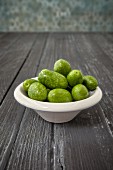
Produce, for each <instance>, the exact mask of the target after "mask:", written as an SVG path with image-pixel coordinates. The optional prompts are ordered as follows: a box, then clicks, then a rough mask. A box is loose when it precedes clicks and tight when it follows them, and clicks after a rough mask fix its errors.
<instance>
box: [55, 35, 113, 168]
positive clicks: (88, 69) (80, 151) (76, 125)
mask: <svg viewBox="0 0 113 170" xmlns="http://www.w3.org/2000/svg"><path fill="white" fill-rule="evenodd" d="M88 36H89V37H90V36H91V35H90V34H88ZM98 36H99V35H98ZM67 37H68V38H66V37H65V42H63V39H62V38H61V39H60V41H59V43H58V44H57V47H56V48H57V55H59V54H60V55H61V56H63V57H64V56H65V55H66V54H67V55H68V58H67V59H68V60H69V61H70V63H71V65H72V67H73V68H76V69H81V70H82V71H83V73H85V74H92V75H94V76H95V77H97V78H98V80H100V81H101V78H103V77H104V79H105V78H107V73H106V74H105V75H104V74H103V73H104V67H105V66H106V65H105V66H104V64H105V63H103V66H102V65H101V62H102V61H101V60H102V58H100V59H99V54H100V53H99V54H98V53H97V52H99V50H101V49H100V48H99V49H97V50H96V48H94V49H93V47H94V46H93V45H94V44H93V45H92V44H91V42H90V43H89V41H88V40H87V38H88V37H87V34H74V35H73V34H69V35H68V34H67ZM59 38H60V36H59ZM95 50H96V51H95ZM67 51H68V52H67ZM104 55H105V54H104ZM104 57H106V56H104ZM64 58H65V57H64ZM96 61H97V62H96ZM105 68H107V66H106V67H105ZM100 69H102V70H100ZM108 69H109V68H108ZM100 81H99V84H100ZM110 83H111V82H109V87H110V88H111V89H112V86H111V84H110ZM100 86H101V87H103V86H104V87H105V85H103V84H102V83H101V84H100ZM104 87H103V89H104ZM108 90H109V89H108ZM109 92H110V91H109ZM103 93H105V89H104V91H103ZM107 101H108V100H107ZM108 107H110V108H113V104H112V103H111V104H109V105H108ZM108 107H107V106H106V111H109V112H110V110H109V108H108ZM104 108H105V103H104V102H103V101H102V102H101V103H100V104H98V105H96V106H95V107H93V108H91V109H87V110H84V111H82V112H81V114H80V115H79V116H78V117H77V118H75V119H74V120H73V121H71V122H69V123H67V124H62V125H58V124H55V125H54V148H55V150H54V153H55V156H54V157H55V159H54V164H55V168H54V169H55V170H59V169H66V170H68V169H70V170H71V169H72V170H73V169H76V170H77V169H78V170H79V169H84V170H85V169H89V170H90V169H92V170H95V169H97V170H99V169H103V170H104V169H105V170H107V169H108V170H111V169H112V167H113V146H112V143H113V135H112V132H111V129H110V128H109V124H108V122H106V120H107V119H106V117H105V114H104V111H105V110H104ZM111 122H112V120H111Z"/></svg>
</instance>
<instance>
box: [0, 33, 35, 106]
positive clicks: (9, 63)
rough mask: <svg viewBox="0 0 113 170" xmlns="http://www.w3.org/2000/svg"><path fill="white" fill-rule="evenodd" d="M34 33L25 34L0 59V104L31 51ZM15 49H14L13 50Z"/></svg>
mask: <svg viewBox="0 0 113 170" xmlns="http://www.w3.org/2000/svg"><path fill="white" fill-rule="evenodd" d="M35 38H36V34H32V35H30V34H25V35H24V36H22V37H21V38H20V39H19V40H18V41H17V42H16V43H15V44H13V45H12V46H11V49H12V50H10V51H8V50H7V53H6V54H5V56H4V57H2V58H1V59H0V63H1V67H0V104H1V103H2V101H3V99H4V97H5V96H6V94H7V92H8V90H9V88H10V86H11V85H12V83H13V81H14V79H15V77H16V76H17V74H18V73H19V71H20V69H21V67H22V65H23V63H24V62H25V61H26V58H27V57H28V55H29V52H30V51H31V48H32V45H33V43H34V41H35ZM15 49H16V50H15Z"/></svg>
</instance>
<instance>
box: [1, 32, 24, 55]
mask: <svg viewBox="0 0 113 170" xmlns="http://www.w3.org/2000/svg"><path fill="white" fill-rule="evenodd" d="M20 35H21V33H4V34H3V36H1V37H0V58H1V57H2V56H4V55H5V53H6V51H7V50H8V49H9V48H10V46H11V45H12V44H14V43H15V42H16V41H17V40H18V38H19V37H20Z"/></svg>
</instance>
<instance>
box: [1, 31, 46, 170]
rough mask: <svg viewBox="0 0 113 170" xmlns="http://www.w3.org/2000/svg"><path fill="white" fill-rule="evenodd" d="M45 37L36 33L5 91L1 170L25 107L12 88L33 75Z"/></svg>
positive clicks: (6, 159) (2, 113)
mask: <svg viewBox="0 0 113 170" xmlns="http://www.w3.org/2000/svg"><path fill="white" fill-rule="evenodd" d="M31 36H32V34H31ZM35 36H36V35H35ZM26 38H27V37H26ZM46 38H47V35H46V34H44V35H42V34H38V35H37V40H36V42H35V45H34V47H33V48H32V50H31V52H30V53H29V56H28V58H27V59H26V62H25V63H24V65H23V66H22V68H21V70H20V72H19V74H18V76H17V77H16V79H15V80H14V82H13V85H12V86H11V88H10V90H9V91H8V93H7V96H6V97H5V99H4V101H3V103H2V106H1V107H0V169H2V170H3V169H4V168H5V167H6V164H7V163H8V159H9V156H10V154H11V150H12V147H13V144H14V142H15V139H16V136H17V133H18V130H19V127H20V123H21V120H22V117H23V115H24V111H25V107H23V106H21V105H20V104H18V103H17V102H16V100H15V99H14V97H13V93H14V89H15V88H16V86H17V85H18V84H20V83H21V82H22V81H23V80H25V79H26V78H30V77H34V76H35V73H36V70H37V64H39V62H40V58H41V55H42V52H43V48H44V46H45V42H46ZM29 41H30V37H29ZM23 51H24V49H23ZM31 67H32V69H31Z"/></svg>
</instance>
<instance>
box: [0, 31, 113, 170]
mask: <svg viewBox="0 0 113 170" xmlns="http://www.w3.org/2000/svg"><path fill="white" fill-rule="evenodd" d="M44 35H45V37H46V34H44ZM97 35H98V36H99V34H97ZM38 36H39V35H38ZM100 36H102V35H100ZM94 37H95V35H93V34H84V33H82V34H81V33H79V34H74V33H51V34H50V35H49V37H48V40H47V42H46V38H44V39H43V34H42V35H40V38H39V37H38V38H37V41H36V43H35V45H34V46H33V47H32V50H31V52H30V54H29V57H28V58H27V60H26V61H25V63H24V65H23V67H22V69H21V70H20V72H19V75H18V77H17V79H15V81H14V83H13V85H12V86H11V89H10V91H9V93H8V94H7V96H6V98H5V99H4V102H3V104H2V112H1V113H2V114H1V116H0V121H1V122H0V124H1V125H2V126H1V129H2V131H1V134H2V135H1V136H0V141H2V143H1V147H0V149H1V150H0V151H1V152H0V153H1V155H0V158H1V159H2V161H1V162H2V164H1V167H2V168H3V169H4V167H5V165H6V162H7V160H8V158H9V154H10V153H11V156H10V160H9V162H7V166H6V168H5V169H7V170H16V169H22V170H23V169H27V170H31V169H32V170H35V169H36V170H37V169H50V170H52V169H54V170H62V169H65V170H74V169H76V170H80V169H81V170H82V169H83V170H101V169H102V170H112V169H113V134H112V123H113V122H112V117H111V116H110V117H109V118H108V117H107V116H106V115H108V114H109V115H111V113H112V108H113V95H112V93H111V90H112V89H113V87H112V85H111V83H112V79H110V76H111V74H112V73H111V69H112V67H111V60H112V59H111V58H109V59H108V61H107V59H106V57H107V54H106V53H105V52H103V50H102V49H101V48H100V46H99V45H96V42H95V41H94ZM42 44H43V45H42ZM16 48H17V47H16ZM40 48H41V49H40ZM103 55H104V56H103ZM37 56H38V58H37ZM39 56H41V58H40V59H39ZM102 56H103V58H102ZM59 58H64V59H67V60H68V61H69V62H70V63H71V65H72V68H73V69H74V68H75V69H81V70H82V71H83V73H84V74H91V75H94V76H95V77H97V79H98V80H99V85H100V87H101V88H102V90H103V94H104V97H103V99H102V101H101V102H100V103H99V104H97V105H96V106H94V107H92V108H89V109H86V110H83V111H82V112H81V113H80V114H79V115H78V116H77V117H76V118H75V119H73V120H72V121H70V122H68V123H65V124H52V123H48V122H46V121H44V120H42V118H40V116H38V114H36V113H35V112H34V111H32V110H31V109H26V110H25V113H24V107H23V106H20V105H19V104H17V102H16V101H15V100H14V99H12V98H11V95H12V91H13V90H14V88H15V87H16V85H17V84H19V83H20V82H21V81H23V80H24V79H26V78H28V77H29V78H30V77H34V75H37V74H38V72H39V71H41V70H42V69H43V68H48V69H52V68H53V64H54V62H55V61H56V60H57V59H59ZM109 64H110V67H108V65H109ZM31 66H32V70H31V69H30V70H29V71H28V68H31ZM105 71H107V72H105ZM106 78H108V79H109V82H107V87H106V86H105V80H106ZM10 98H11V100H12V102H11V100H9V99H10ZM11 103H12V104H11ZM108 103H109V104H108ZM8 106H10V107H9V108H8ZM7 110H8V113H7ZM14 113H15V115H16V116H15V117H13V115H14ZM23 113H24V117H23V119H22V115H23ZM17 115H18V118H17ZM109 119H110V121H109ZM8 120H9V121H8ZM21 120H22V122H21ZM7 121H8V123H6V122H7ZM20 122H21V124H20ZM16 123H17V125H16ZM6 124H7V126H6ZM19 126H20V130H19V132H18V129H19ZM9 129H11V130H13V133H12V131H9ZM15 129H16V130H15ZM17 133H18V135H17ZM16 135H17V139H16V140H15V138H16ZM12 136H13V137H12ZM9 141H11V142H9ZM14 141H15V143H14V146H13V142H14ZM7 146H8V149H7ZM10 146H11V148H12V146H13V150H12V152H11V148H10ZM2 155H3V156H2Z"/></svg>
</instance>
